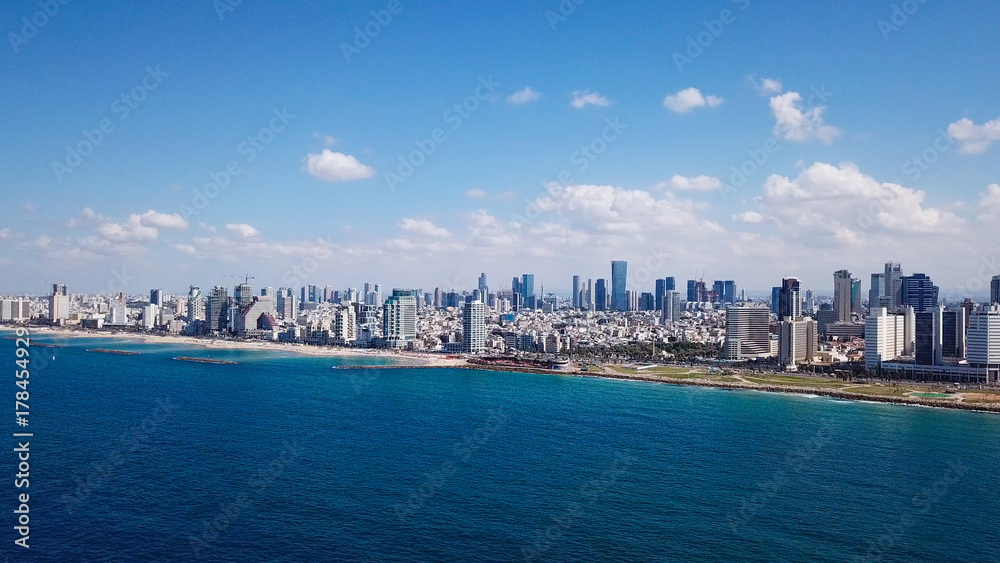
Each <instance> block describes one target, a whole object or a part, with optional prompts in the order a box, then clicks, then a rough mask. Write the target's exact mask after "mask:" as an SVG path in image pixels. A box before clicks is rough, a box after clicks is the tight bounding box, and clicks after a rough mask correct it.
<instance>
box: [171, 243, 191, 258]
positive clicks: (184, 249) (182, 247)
mask: <svg viewBox="0 0 1000 563" xmlns="http://www.w3.org/2000/svg"><path fill="white" fill-rule="evenodd" d="M170 246H172V247H173V248H174V249H175V250H177V251H178V252H180V253H182V254H187V255H189V256H197V255H198V249H197V248H195V247H193V246H191V245H190V244H171V245H170Z"/></svg>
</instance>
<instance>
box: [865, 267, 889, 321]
mask: <svg viewBox="0 0 1000 563" xmlns="http://www.w3.org/2000/svg"><path fill="white" fill-rule="evenodd" d="M884 297H886V293H885V274H872V287H871V289H869V290H868V314H869V315H877V314H878V310H879V309H880V308H882V307H888V306H889V303H883V301H882V299H883V298H884Z"/></svg>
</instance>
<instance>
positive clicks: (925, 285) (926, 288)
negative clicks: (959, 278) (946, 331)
mask: <svg viewBox="0 0 1000 563" xmlns="http://www.w3.org/2000/svg"><path fill="white" fill-rule="evenodd" d="M938 292H939V289H938V287H937V286H936V285H934V282H932V281H931V278H929V277H928V276H927V275H926V274H913V275H912V276H904V277H903V278H901V282H900V294H901V296H902V297H901V299H902V303H901V304H902V305H903V306H906V305H909V306H911V307H913V310H914V311H916V312H918V313H922V312H924V311H926V310H928V309H930V308H933V307H937V305H938Z"/></svg>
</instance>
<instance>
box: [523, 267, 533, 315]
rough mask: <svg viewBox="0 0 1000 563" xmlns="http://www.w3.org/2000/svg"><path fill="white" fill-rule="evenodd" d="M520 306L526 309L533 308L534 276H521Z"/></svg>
mask: <svg viewBox="0 0 1000 563" xmlns="http://www.w3.org/2000/svg"><path fill="white" fill-rule="evenodd" d="M521 306H522V307H524V308H526V309H534V308H535V274H523V275H522V276H521Z"/></svg>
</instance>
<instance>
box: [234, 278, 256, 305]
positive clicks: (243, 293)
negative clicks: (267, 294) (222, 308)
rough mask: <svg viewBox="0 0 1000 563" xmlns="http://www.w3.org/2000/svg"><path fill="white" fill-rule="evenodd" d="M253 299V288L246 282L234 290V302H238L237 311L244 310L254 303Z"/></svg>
mask: <svg viewBox="0 0 1000 563" xmlns="http://www.w3.org/2000/svg"><path fill="white" fill-rule="evenodd" d="M253 297H254V296H253V288H252V287H250V284H248V283H246V282H244V283H241V284H237V285H236V288H235V289H234V290H233V300H234V301H235V302H236V308H237V309H242V308H243V307H246V306H247V305H250V304H251V303H253Z"/></svg>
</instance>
